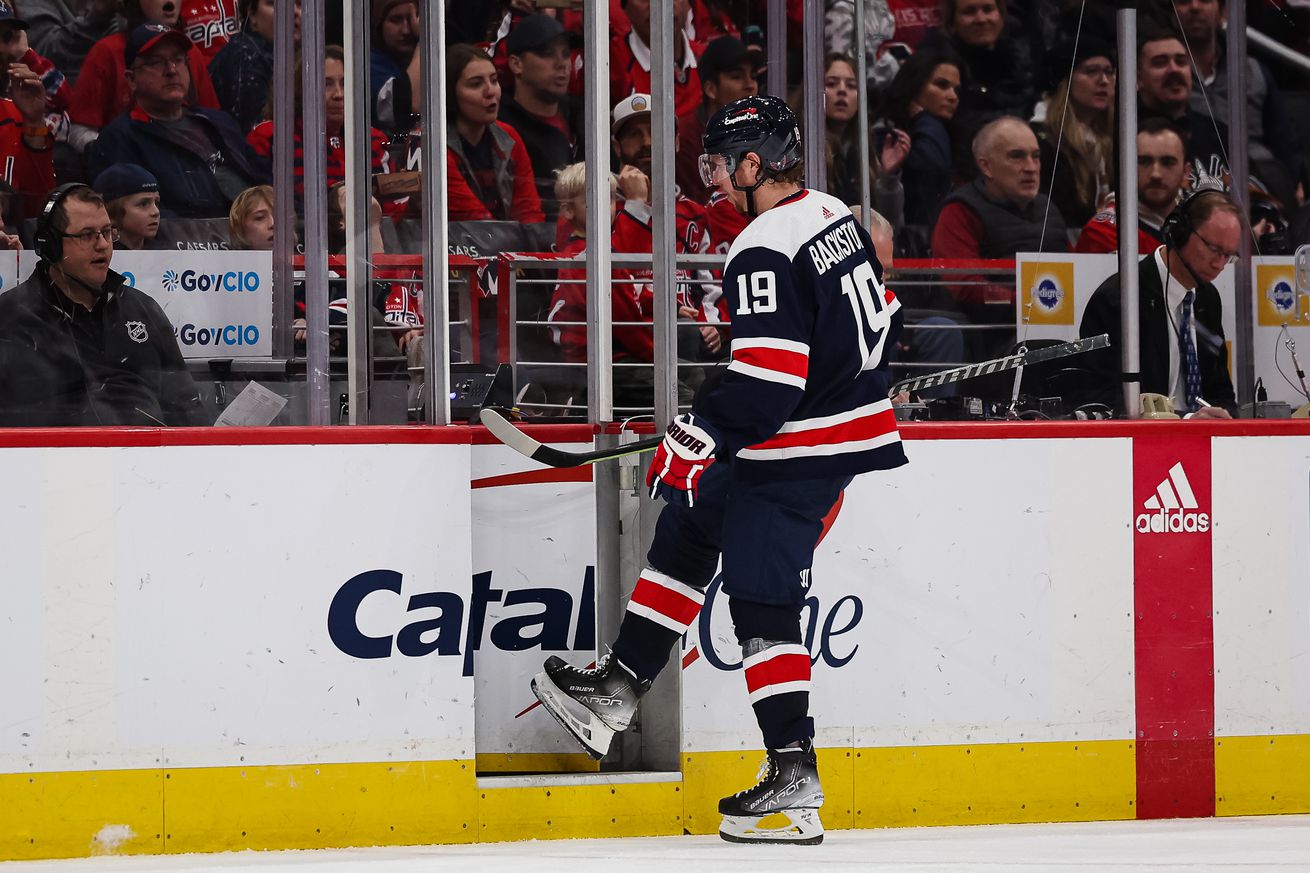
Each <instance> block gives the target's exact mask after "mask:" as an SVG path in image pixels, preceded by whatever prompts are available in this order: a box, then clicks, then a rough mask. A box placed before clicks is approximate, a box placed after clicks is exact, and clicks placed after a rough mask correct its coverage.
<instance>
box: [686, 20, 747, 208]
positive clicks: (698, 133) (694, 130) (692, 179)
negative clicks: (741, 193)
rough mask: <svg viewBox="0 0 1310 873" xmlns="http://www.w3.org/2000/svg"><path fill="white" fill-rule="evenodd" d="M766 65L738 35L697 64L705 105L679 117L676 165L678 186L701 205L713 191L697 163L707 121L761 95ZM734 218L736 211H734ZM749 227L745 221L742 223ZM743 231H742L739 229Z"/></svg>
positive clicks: (722, 40) (718, 41)
mask: <svg viewBox="0 0 1310 873" xmlns="http://www.w3.org/2000/svg"><path fill="white" fill-rule="evenodd" d="M763 63H764V53H763V52H762V51H761V50H760V48H759V47H758V46H749V47H748V46H747V45H746V44H745V43H744V42H742V41H741V40H739V39H738V38H737V37H735V36H721V37H719V38H718V39H716V40H714V41H712V42H711V43H710V44H709V45H708V46H706V47H705V51H704V52H702V53H701V56H700V60H699V62H698V64H697V70H698V71H699V73H700V90H701V102H700V106H698V107H696V110H695V111H694V112H688V113H687V114H685V115H681V116H679V117H678V154H677V160H676V164H675V172H676V175H677V181H678V187H679V188H680V189H681V190H682V193H683V194H685V195H687V196H688V197H690V198H691V199H692V200H694V201H696V202H697V203H707V202H709V199H710V189H709V188H706V187H705V185H704V184H703V183H702V182H701V180H700V170H698V169H697V168H696V160H697V158H698V157H699V156H700V143H701V137H703V136H704V135H705V122H707V121H709V119H710V117H711V116H713V115H714V113H716V112H718V111H719V110H720V109H722V108H723V107H724V106H727V105H728V104H729V103H732V102H733V101H734V100H740V99H741V98H743V97H754V96H755V95H756V94H758V93H760V85H759V82H758V81H756V78H755V77H756V76H757V75H759V73H760V69H761V67H762V65H763ZM731 211H732V212H733V213H734V215H735V214H737V211H736V210H735V209H733V210H731ZM740 224H741V227H742V228H744V227H745V226H746V223H745V221H741V222H740ZM739 230H740V228H739Z"/></svg>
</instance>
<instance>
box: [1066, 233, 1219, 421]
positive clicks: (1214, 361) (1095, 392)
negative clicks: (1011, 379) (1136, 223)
mask: <svg viewBox="0 0 1310 873" xmlns="http://www.w3.org/2000/svg"><path fill="white" fill-rule="evenodd" d="M1137 275H1138V277H1139V282H1140V285H1139V289H1140V290H1139V292H1138V296H1139V305H1140V309H1141V315H1140V326H1139V330H1140V333H1141V364H1142V379H1141V385H1142V392H1143V393H1145V392H1148V391H1150V392H1153V393H1155V394H1163V395H1165V396H1166V397H1168V396H1169V394H1170V386H1169V356H1170V355H1172V354H1174V341H1173V336H1172V331H1173V327H1172V322H1171V321H1170V319H1169V313H1168V312H1167V306H1166V304H1165V295H1164V289H1163V288H1162V287H1161V286H1160V271H1159V269H1158V268H1157V267H1156V264H1155V255H1154V254H1148V255H1147V256H1146V257H1144V258H1142V260H1141V261H1140V262H1139V264H1138V267H1137ZM1119 285H1120V281H1119V274H1118V273H1115V274H1114V275H1113V276H1111V277H1110V278H1108V279H1106V280H1105V281H1104V282H1102V283H1101V287H1099V288H1097V289H1096V292H1095V293H1094V294H1092V299H1091V300H1089V301H1088V302H1087V308H1086V309H1085V310H1084V311H1083V321H1082V324H1081V325H1080V326H1079V328H1078V335H1079V336H1081V337H1090V336H1096V335H1097V334H1101V333H1108V334H1109V335H1110V348H1108V349H1101V350H1098V351H1095V352H1088V353H1087V354H1086V355H1084V356H1083V360H1082V362H1081V363H1082V365H1083V366H1084V367H1085V368H1086V369H1087V370H1088V371H1089V374H1090V379H1089V385H1088V388H1089V392H1088V396H1087V397H1086V398H1084V402H1090V401H1094V402H1097V403H1104V404H1106V405H1108V406H1111V407H1113V408H1114V409H1116V410H1122V409H1123V382H1122V379H1121V375H1120V373H1121V370H1120V363H1119V362H1120V360H1121V359H1122V358H1121V355H1122V352H1121V350H1120V349H1121V346H1122V333H1121V331H1120V322H1119V318H1120V311H1121V309H1122V304H1121V303H1120V299H1121V298H1120V288H1119ZM1192 311H1193V313H1194V314H1195V318H1196V357H1197V361H1198V362H1199V363H1200V365H1201V396H1202V397H1204V398H1205V399H1206V400H1208V401H1210V403H1211V404H1213V405H1215V406H1222V407H1224V408H1225V409H1227V410H1228V411H1229V412H1230V413H1234V414H1235V413H1236V412H1237V399H1236V395H1235V393H1234V391H1233V381H1232V379H1231V378H1230V377H1229V375H1228V347H1227V346H1226V345H1225V344H1224V323H1223V304H1222V303H1221V302H1220V300H1219V292H1218V291H1216V290H1215V287H1214V286H1213V285H1210V284H1203V285H1198V286H1197V288H1196V302H1195V304H1194V305H1193V309H1192ZM1179 366H1180V367H1181V366H1182V362H1181V361H1180V362H1179Z"/></svg>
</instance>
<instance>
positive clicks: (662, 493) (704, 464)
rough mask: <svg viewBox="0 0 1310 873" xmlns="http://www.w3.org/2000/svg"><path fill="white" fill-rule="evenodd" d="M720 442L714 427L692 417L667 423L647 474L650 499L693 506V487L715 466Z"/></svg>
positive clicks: (678, 418)
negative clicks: (662, 439)
mask: <svg viewBox="0 0 1310 873" xmlns="http://www.w3.org/2000/svg"><path fill="white" fill-rule="evenodd" d="M718 444H719V440H718V436H717V434H716V433H715V430H714V427H713V426H712V425H711V424H710V423H709V422H707V421H705V420H704V419H700V418H697V417H695V416H694V415H692V414H691V413H683V414H682V415H679V416H678V417H677V418H675V419H673V421H672V422H670V423H669V429H668V430H667V431H665V432H664V442H662V443H660V446H659V448H657V449H656V450H655V459H654V460H652V461H651V463H650V472H648V473H647V474H646V485H647V487H649V488H650V496H651V497H663V498H664V500H665V501H667V502H669V503H679V504H682V505H683V506H695V505H696V485H697V483H698V482H699V481H700V477H701V474H703V473H704V472H705V471H706V470H707V469H709V466H710V464H713V463H714V451H715V449H716V448H718Z"/></svg>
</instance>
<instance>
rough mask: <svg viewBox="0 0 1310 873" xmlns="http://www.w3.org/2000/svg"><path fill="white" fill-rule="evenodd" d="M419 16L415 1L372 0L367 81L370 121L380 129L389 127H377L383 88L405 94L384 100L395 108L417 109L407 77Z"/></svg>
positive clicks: (396, 119)
mask: <svg viewBox="0 0 1310 873" xmlns="http://www.w3.org/2000/svg"><path fill="white" fill-rule="evenodd" d="M418 13H419V5H418V2H417V0H373V8H372V21H373V39H372V51H371V53H370V54H369V74H368V76H369V79H368V81H369V94H370V98H371V102H372V106H373V118H374V120H375V123H378V126H380V127H390V126H391V125H390V124H384V123H379V119H381V117H382V115H381V114H380V113H379V111H378V99H379V95H380V93H381V92H382V90H383V88H384V87H387V86H389V87H390V88H392V89H395V88H400V89H401V90H402V91H403V92H404V93H403V94H401V95H392V96H389V97H388V98H387V99H388V100H390V101H391V102H393V103H394V104H395V105H400V106H404V107H406V109H408V107H410V106H416V105H418V104H417V102H416V101H414V100H412V99H411V97H410V96H409V94H408V90H409V83H410V77H409V75H408V74H407V73H406V70H407V68H408V67H409V65H410V62H411V61H412V60H413V59H414V55H415V53H416V51H417V49H418V36H419V33H418V28H419V22H418ZM393 117H394V116H393ZM394 120H395V121H396V122H399V121H401V120H402V119H399V118H394Z"/></svg>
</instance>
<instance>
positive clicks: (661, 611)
mask: <svg viewBox="0 0 1310 873" xmlns="http://www.w3.org/2000/svg"><path fill="white" fill-rule="evenodd" d="M704 603H705V594H704V593H703V592H701V591H697V590H696V589H695V588H692V587H691V586H690V585H684V584H683V583H682V582H679V581H678V580H677V579H674V578H673V577H672V576H665V575H664V574H663V573H657V572H656V571H654V570H652V569H651V568H650V567H647V568H646V569H644V570H642V571H641V577H640V578H639V579H637V587H636V588H635V589H634V590H633V592H632V599H631V600H629V601H628V612H630V613H632V614H633V615H639V616H641V617H642V618H646V619H650V620H651V621H653V622H655V623H656V624H658V625H661V626H663V627H666V628H668V629H669V630H671V631H673V632H674V633H677V634H681V633H683V632H685V631H686V630H687V628H688V627H690V626H691V623H692V622H693V621H695V620H696V616H697V615H698V614H699V613H700V608H701V606H702V605H704Z"/></svg>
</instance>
